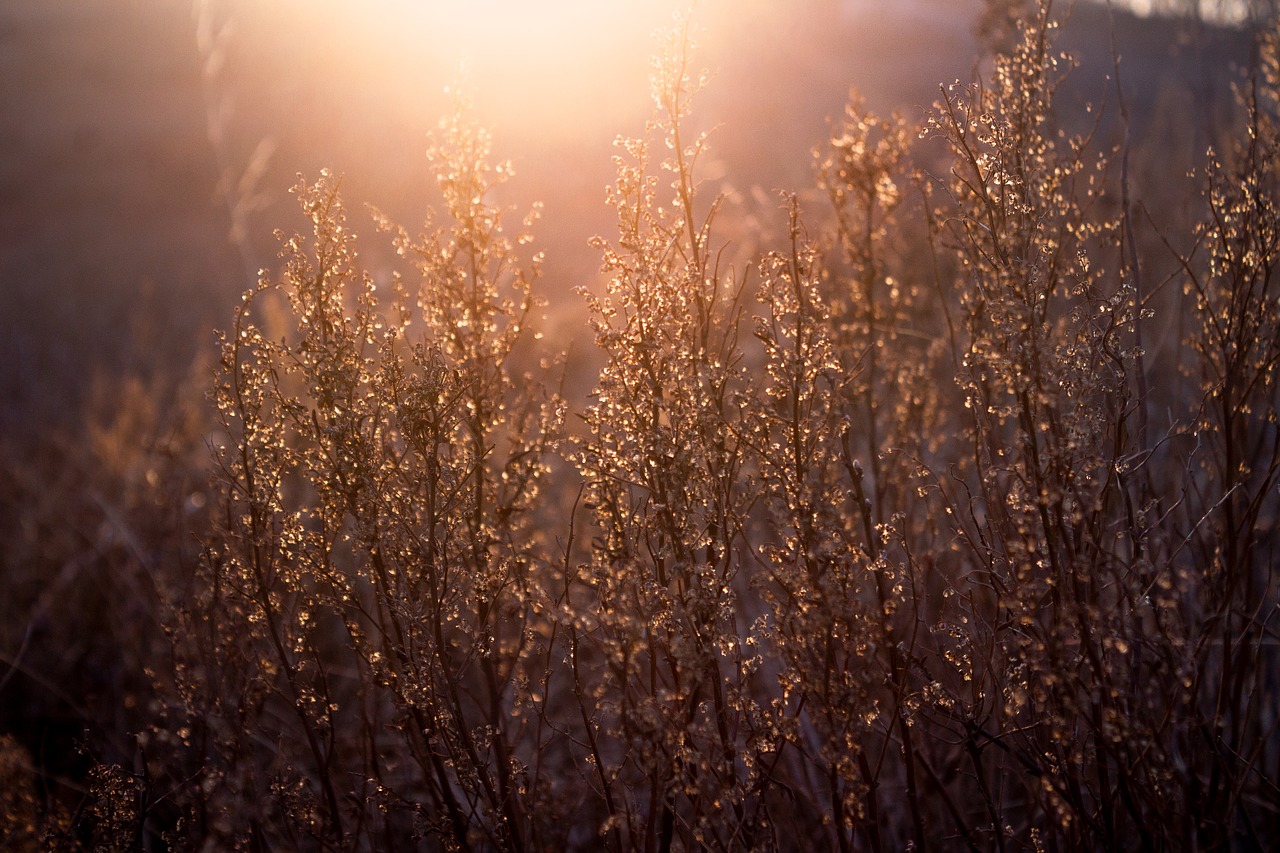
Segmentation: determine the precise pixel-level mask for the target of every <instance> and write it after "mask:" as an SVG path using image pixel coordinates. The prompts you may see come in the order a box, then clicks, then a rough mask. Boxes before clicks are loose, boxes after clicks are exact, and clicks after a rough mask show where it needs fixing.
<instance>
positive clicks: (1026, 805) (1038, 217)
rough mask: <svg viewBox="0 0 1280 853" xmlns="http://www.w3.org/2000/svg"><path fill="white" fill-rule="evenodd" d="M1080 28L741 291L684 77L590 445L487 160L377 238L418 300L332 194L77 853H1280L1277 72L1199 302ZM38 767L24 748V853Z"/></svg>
mask: <svg viewBox="0 0 1280 853" xmlns="http://www.w3.org/2000/svg"><path fill="white" fill-rule="evenodd" d="M1051 12H1052V10H1051V8H1050V4H1049V3H1048V2H1042V3H1040V4H1039V5H1038V6H1037V7H1036V9H1035V10H1034V12H1033V14H1032V15H1031V16H1030V17H1027V18H1024V19H1021V20H1022V23H1019V24H1018V26H1017V32H1016V34H1007V40H1008V41H1009V47H1008V49H1007V50H1006V51H1005V52H1004V53H1002V54H1000V55H999V56H998V57H997V58H996V60H995V62H994V66H993V68H992V71H991V73H990V75H989V77H988V79H986V80H985V81H983V82H979V83H976V84H974V85H972V86H960V85H955V86H950V87H944V88H943V89H942V90H941V92H940V95H939V99H938V101H937V103H936V105H935V107H934V108H933V110H932V111H931V112H930V113H929V115H928V116H927V118H926V119H925V120H924V121H923V122H922V123H921V124H919V125H918V126H917V125H913V124H912V123H910V122H908V121H907V120H906V119H904V118H902V117H899V116H893V117H890V118H884V117H878V116H875V115H873V114H871V113H869V112H868V111H867V110H866V109H865V107H864V105H863V103H862V102H861V101H860V100H859V99H858V98H856V97H855V98H854V99H853V100H852V101H851V104H850V106H849V108H848V111H847V114H846V116H845V117H844V118H843V120H842V121H840V122H838V123H837V124H836V126H835V127H834V128H833V133H832V136H831V139H830V140H829V142H828V143H827V144H826V145H825V146H823V147H822V149H821V150H820V151H819V152H818V153H817V160H818V163H817V176H818V177H817V180H818V186H819V188H820V190H821V195H822V196H824V197H825V198H826V199H827V200H828V201H829V205H828V209H827V210H826V211H825V213H823V212H819V211H807V210H806V211H802V210H801V206H800V203H799V202H798V201H797V199H796V198H794V197H793V198H790V199H788V200H787V201H786V203H785V204H784V210H783V213H782V214H781V215H783V216H785V217H786V224H787V228H786V230H785V239H784V241H783V243H782V245H779V246H776V247H774V248H773V250H772V251H766V252H763V253H762V254H761V256H760V257H759V258H758V259H757V260H756V261H755V262H752V263H746V264H743V263H742V262H741V261H738V262H736V265H735V264H730V263H729V261H727V260H725V258H726V257H727V255H726V252H725V246H724V244H723V243H722V242H719V241H718V237H717V231H716V220H717V216H718V215H724V214H723V212H722V207H721V200H720V199H719V198H714V197H713V198H708V197H707V196H706V194H705V193H704V192H702V188H701V187H700V184H699V181H698V177H697V176H698V171H697V168H698V160H699V158H700V156H701V155H702V154H703V152H704V151H705V149H706V146H707V138H706V136H705V135H696V134H691V132H690V131H689V127H690V124H691V122H690V120H689V115H690V103H691V99H692V98H693V97H694V96H695V95H696V93H697V91H698V90H699V89H700V88H701V87H702V86H703V85H704V83H705V81H704V79H702V78H701V77H699V76H698V75H697V74H695V73H693V71H692V69H691V65H690V59H689V56H688V50H689V48H688V44H689V40H688V37H687V31H686V30H678V31H676V32H675V33H674V34H673V35H672V37H671V41H670V43H669V44H668V45H667V46H666V49H665V50H664V51H663V53H662V58H661V59H660V61H658V62H657V63H656V64H655V74H654V92H655V111H654V116H653V119H652V121H651V123H650V125H649V127H648V130H647V133H646V135H645V136H643V137H642V138H638V139H625V140H620V142H619V154H618V156H617V158H616V162H617V179H616V182H615V183H614V184H613V185H612V186H611V187H610V188H609V200H610V203H611V205H612V207H613V209H614V210H615V211H616V214H617V233H616V235H613V236H612V237H610V238H608V239H604V238H601V239H599V240H598V242H597V247H598V249H599V251H600V252H601V255H602V259H603V271H604V273H605V277H606V284H605V286H604V287H603V289H602V290H601V291H600V292H596V293H593V292H590V291H588V290H586V289H583V290H582V291H581V292H582V294H583V298H584V300H585V304H586V307H587V310H588V312H589V314H590V322H591V329H592V331H593V333H594V341H595V353H594V355H595V357H596V360H597V364H598V376H597V378H596V381H595V386H594V390H593V392H592V394H591V395H590V398H589V400H588V401H587V402H586V403H585V404H583V405H582V406H580V407H575V406H572V405H570V404H567V403H566V402H564V401H562V400H561V399H560V398H559V396H558V395H557V394H556V393H554V392H552V391H549V390H547V388H548V382H547V381H546V379H545V377H544V376H535V375H532V374H530V373H529V372H527V371H525V370H523V369H522V365H524V364H531V363H536V362H537V361H538V359H539V358H540V357H541V356H540V353H541V349H540V347H539V345H538V344H537V342H536V341H537V338H538V335H537V332H536V325H537V322H538V301H537V299H536V298H535V295H534V293H535V286H536V279H537V273H538V265H537V264H538V257H537V256H536V255H534V256H527V255H526V248H525V247H526V246H527V244H528V243H529V241H530V239H531V238H530V236H529V234H528V230H529V228H530V227H531V226H532V225H533V224H534V219H535V218H536V217H534V216H530V217H529V218H527V219H526V220H525V221H524V222H523V223H521V224H520V225H519V226H518V227H517V228H515V229H514V230H512V229H511V228H510V227H509V225H508V217H509V216H510V212H509V211H506V210H504V209H503V208H501V207H500V206H499V205H498V202H497V201H495V199H496V197H497V196H498V194H499V191H500V189H501V184H502V183H503V182H504V181H505V180H506V179H507V177H508V176H509V174H510V167H509V166H508V165H507V164H505V163H499V162H495V161H493V159H492V154H491V141H490V139H489V137H488V135H487V134H486V133H485V132H484V131H483V130H481V129H479V128H478V127H476V126H475V125H474V124H472V123H471V122H470V121H469V120H468V119H467V118H466V111H465V109H460V110H459V111H458V113H456V114H455V115H454V116H452V117H451V118H449V119H447V120H446V121H444V122H443V123H442V124H441V126H440V129H439V132H438V134H437V137H436V140H435V145H434V146H433V148H432V150H431V152H430V157H431V162H432V164H433V165H434V167H435V169H436V176H437V181H438V185H439V189H440V194H441V198H442V199H443V210H442V212H441V213H440V214H438V215H434V216H433V217H432V218H431V219H429V220H428V222H427V224H426V226H425V228H424V230H423V233H422V235H421V236H417V237H414V236H412V235H410V234H409V233H408V232H407V231H405V230H403V229H399V228H396V227H394V226H392V225H390V224H389V223H386V222H385V221H384V222H382V224H383V226H384V228H385V229H386V230H389V231H391V232H392V233H393V235H394V236H393V240H394V244H395V246H396V248H397V249H398V250H399V252H400V255H401V256H402V257H403V258H404V259H405V261H406V262H407V263H408V264H409V265H410V266H411V270H412V271H411V272H410V273H408V274H407V275H405V276H404V277H400V276H397V277H396V278H394V279H393V280H392V281H390V282H389V283H388V285H387V286H375V284H374V281H373V279H372V278H371V277H370V275H369V274H368V273H367V272H366V271H365V270H364V269H363V267H362V266H361V261H360V257H359V255H358V252H357V246H356V238H355V236H354V234H353V233H352V231H351V228H350V226H349V225H348V222H347V220H346V216H345V212H344V209H343V206H342V202H341V199H340V195H339V192H338V182H337V181H336V180H335V179H333V178H332V177H330V176H328V175H324V176H322V178H321V179H320V180H319V181H318V182H317V183H315V184H306V183H302V184H299V186H298V187H297V193H298V197H299V200H300V203H301V205H302V209H303V211H304V213H305V214H306V216H307V218H308V220H309V221H310V223H311V226H312V227H311V233H310V234H309V235H307V236H306V237H301V236H297V237H292V238H289V239H286V240H284V253H283V256H284V259H285V263H284V267H283V270H282V272H281V273H280V274H279V276H278V277H274V278H271V277H264V278H263V280H262V282H261V283H260V285H259V286H258V287H257V288H256V289H255V290H253V291H251V292H250V293H248V294H246V295H245V297H244V301H243V304H242V305H241V306H240V308H239V310H238V311H237V312H236V314H235V318H234V322H233V324H232V327H231V329H230V331H228V332H227V333H226V335H225V337H224V339H223V341H222V359H221V364H220V366H219V370H218V380H217V385H216V389H215V395H216V403H217V409H218V415H219V425H220V432H219V435H221V439H220V442H219V444H218V447H217V449H216V460H217V468H218V478H217V486H216V488H215V494H214V498H213V500H212V501H211V518H212V521H211V523H210V524H211V532H208V533H207V534H206V536H205V537H204V542H205V547H204V551H203V554H202V556H201V557H200V558H199V560H198V561H197V566H196V567H195V569H194V571H193V572H192V573H191V577H190V578H187V579H185V581H184V582H183V583H182V584H174V585H173V588H172V589H170V590H168V599H169V602H170V607H171V612H170V613H169V616H168V620H167V627H168V631H169V638H170V641H171V655H172V656H171V658H170V660H169V666H168V667H167V668H164V667H160V666H158V665H157V667H156V668H155V671H154V672H155V678H156V685H157V686H156V689H155V697H156V698H155V700H154V703H153V705H152V706H150V711H151V713H152V718H151V721H152V725H151V727H150V729H149V731H148V733H147V735H146V737H145V738H144V739H143V741H140V746H139V753H138V755H137V757H136V759H135V760H134V763H133V764H131V765H130V764H127V763H124V762H123V760H121V761H120V762H117V763H112V764H101V765H99V766H98V767H97V768H96V769H95V770H94V771H93V772H92V779H93V781H94V790H93V794H92V796H91V798H90V801H91V802H92V807H91V808H89V809H86V811H85V814H84V815H81V816H78V817H76V818H74V819H73V818H66V819H64V820H62V824H61V825H63V826H67V825H72V824H75V823H76V821H77V820H79V821H81V823H82V824H83V825H88V826H91V827H92V828H93V829H92V838H93V839H94V841H93V843H97V844H100V845H104V846H107V847H111V846H115V847H117V848H124V847H127V846H129V845H130V844H133V843H136V842H137V841H138V840H139V839H148V840H149V843H150V842H155V843H159V842H160V840H161V838H162V837H163V840H164V842H165V843H167V844H168V845H170V846H171V847H172V848H174V849H184V848H186V847H191V848H193V849H195V848H200V849H207V848H210V847H214V848H218V849H298V850H405V849H415V850H416V849H427V850H476V851H480V850H512V851H521V850H547V849H578V850H594V849H608V850H618V851H622V850H644V851H668V850H694V849H713V850H724V851H736V850H756V849H759V850H811V849H832V850H842V851H844V850H898V849H907V848H913V849H918V850H924V849H948V850H949V849H961V848H965V849H972V850H1027V849H1032V850H1062V849H1142V850H1153V851H1154V850H1182V849H1205V850H1226V849H1263V848H1266V847H1268V846H1272V845H1275V844H1277V843H1280V788H1278V787H1277V786H1276V784H1275V782H1274V780H1275V779H1277V778H1280V732H1278V731H1277V729H1276V726H1275V720H1276V719H1277V715H1278V714H1280V708H1278V707H1277V703H1278V702H1280V693H1277V691H1276V684H1277V678H1278V677H1280V659H1277V657H1276V655H1275V647H1276V636H1275V631H1276V626H1275V623H1274V613H1275V612H1276V609H1277V606H1280V587H1278V586H1277V583H1276V577H1275V567H1276V566H1277V560H1276V553H1277V548H1278V547H1280V535H1278V534H1280V530H1278V529H1277V524H1278V523H1280V491H1278V487H1280V428H1278V426H1277V407H1278V405H1280V387H1278V385H1277V373H1276V371H1277V365H1278V364H1280V274H1278V273H1277V265H1278V263H1280V115H1278V112H1277V110H1278V109H1280V70H1277V69H1278V68H1280V62H1278V60H1277V56H1278V53H1277V48H1278V44H1280V40H1278V39H1277V37H1276V35H1275V33H1274V32H1272V33H1270V34H1269V35H1267V36H1265V37H1264V39H1263V41H1262V44H1261V48H1260V57H1261V59H1260V62H1259V63H1258V68H1257V70H1256V72H1255V73H1254V75H1253V76H1252V77H1251V78H1250V85H1249V87H1247V88H1245V89H1243V90H1242V93H1241V107H1242V109H1241V127H1240V131H1239V134H1238V144H1235V145H1227V146H1223V147H1220V149H1219V150H1216V151H1214V152H1211V153H1210V155H1209V157H1208V159H1207V162H1206V166H1205V169H1204V170H1203V172H1202V173H1201V174H1200V175H1199V177H1198V178H1197V180H1198V181H1199V182H1200V184H1201V187H1202V206H1201V209H1202V210H1203V213H1204V216H1203V220H1202V221H1201V222H1200V223H1198V224H1195V225H1193V226H1191V227H1190V228H1189V229H1188V230H1186V231H1185V232H1182V233H1164V232H1162V233H1159V234H1158V236H1159V237H1160V238H1161V242H1162V244H1163V246H1164V249H1163V251H1164V252H1165V253H1166V255H1167V257H1169V258H1172V259H1173V261H1174V262H1175V264H1176V272H1175V274H1174V276H1173V277H1172V278H1171V279H1170V281H1171V282H1172V285H1171V286H1170V287H1169V288H1168V289H1167V290H1166V292H1164V293H1163V294H1162V295H1161V297H1160V299H1159V300H1158V301H1157V300H1156V298H1155V294H1156V292H1157V291H1160V290H1161V287H1160V286H1157V287H1155V288H1153V287H1152V286H1151V284H1150V283H1148V282H1145V281H1144V279H1143V272H1144V269H1146V268H1149V267H1148V266H1147V264H1146V263H1145V261H1146V259H1145V258H1144V257H1143V256H1142V254H1141V252H1140V251H1139V249H1138V247H1137V239H1136V234H1135V225H1134V222H1135V219H1136V217H1135V216H1134V215H1133V212H1134V209H1135V206H1134V203H1133V202H1132V201H1131V188H1130V185H1129V176H1128V172H1127V168H1125V167H1124V164H1125V163H1127V159H1126V158H1127V154H1128V151H1127V149H1125V148H1118V149H1115V150H1106V149H1101V150H1100V146H1099V143H1098V142H1097V141H1096V139H1095V138H1094V137H1095V136H1096V135H1099V134H1096V133H1094V132H1089V131H1086V132H1085V133H1084V134H1083V135H1077V134H1073V133H1069V132H1066V131H1065V130H1063V129H1060V127H1059V125H1058V124H1057V122H1056V121H1055V117H1054V109H1055V103H1056V101H1055V93H1056V90H1057V88H1058V85H1059V83H1060V82H1061V80H1062V79H1063V77H1064V75H1065V74H1067V73H1068V72H1069V70H1070V67H1071V62H1070V60H1069V58H1068V57H1065V56H1063V55H1061V54H1059V53H1058V52H1057V50H1056V48H1055V47H1054V40H1053V31H1054V28H1055V23H1054V18H1053V15H1052V14H1051ZM1094 130H1095V131H1096V130H1097V129H1096V128H1095V129H1094ZM1228 138H1230V137H1228ZM658 152H660V153H658ZM535 213H536V211H535ZM807 218H808V219H809V220H810V222H811V223H813V224H810V225H806V219H807ZM1148 219H1149V220H1151V219H1152V217H1150V216H1149V217H1148ZM1153 227H1154V226H1153ZM811 229H812V230H811ZM1184 243H1185V244H1186V247H1185V248H1180V247H1181V246H1183V244H1184ZM1176 287H1181V288H1182V294H1181V295H1180V296H1179V294H1177V293H1173V295H1172V298H1170V296H1169V293H1170V292H1172V291H1173V289H1174V288H1176ZM1179 300H1181V301H1179ZM1156 305H1159V306H1161V307H1162V308H1163V307H1164V306H1169V305H1174V306H1177V310H1178V311H1179V316H1177V317H1175V318H1169V317H1161V316H1160V315H1159V314H1158V313H1157V312H1156V311H1155V310H1154V306H1156ZM1175 320H1176V322H1177V324H1178V327H1179V328H1180V330H1181V338H1179V339H1177V340H1176V341H1174V342H1173V344H1172V345H1170V346H1165V347H1162V348H1161V350H1160V351H1159V352H1151V353H1148V352H1146V351H1144V348H1143V340H1144V337H1143V331H1144V328H1146V329H1148V330H1149V329H1150V328H1151V327H1152V325H1153V324H1156V323H1166V324H1168V323H1172V322H1174V321H1175ZM1149 336H1150V332H1149V331H1148V337H1149ZM544 369H545V368H544ZM1155 384H1159V386H1160V388H1161V392H1160V396H1159V398H1158V399H1159V400H1160V401H1172V404H1171V406H1176V407H1177V408H1176V409H1175V408H1164V407H1163V406H1159V407H1158V406H1157V405H1156V400H1157V397H1156V396H1155V395H1154V394H1153V393H1152V392H1151V390H1150V388H1149V386H1150V385H1155ZM570 411H574V412H575V419H573V420H568V421H567V420H566V413H567V412H570ZM22 766H23V763H22V760H21V747H19V746H18V745H17V744H15V743H13V742H11V741H8V740H0V777H3V778H5V779H10V778H12V779H13V780H15V781H14V782H13V783H12V785H11V786H10V787H9V788H7V789H6V793H4V794H3V795H0V796H3V797H4V798H5V799H4V800H3V802H4V803H6V804H9V805H8V810H9V813H10V814H11V815H13V816H14V817H13V818H12V819H10V821H9V823H7V824H0V838H2V839H7V840H9V841H11V842H12V843H14V844H19V845H21V844H28V843H34V839H35V838H37V837H38V836H39V835H40V831H39V827H38V826H37V824H38V823H39V820H38V819H37V817H36V814H37V812H38V811H39V808H38V803H37V802H36V799H37V798H36V796H35V794H34V793H33V791H32V788H31V785H30V784H29V783H28V782H27V781H26V779H25V777H24V776H23V772H22ZM24 815H26V816H27V817H23V816H24ZM47 835H48V833H46V836H47ZM61 837H63V838H69V837H70V836H69V835H64V836H61ZM86 837H88V836H86Z"/></svg>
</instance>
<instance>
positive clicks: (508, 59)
mask: <svg viewBox="0 0 1280 853" xmlns="http://www.w3.org/2000/svg"><path fill="white" fill-rule="evenodd" d="M337 7H338V9H339V12H338V16H337V17H338V18H340V19H343V20H344V21H346V22H347V23H348V24H350V25H353V26H354V27H355V28H356V29H357V30H358V31H359V32H360V33H361V34H362V37H361V39H360V41H361V45H360V47H359V48H358V50H357V54H358V55H357V56H355V57H353V60H352V61H357V62H382V61H384V60H385V57H386V54H387V53H388V52H389V51H390V52H394V53H398V54H400V55H401V56H402V57H404V56H408V57H412V58H413V59H412V60H411V63H410V65H411V67H413V68H416V69H418V71H419V72H421V71H422V70H423V69H426V68H428V67H429V68H431V69H434V70H438V71H439V70H442V71H443V72H444V73H445V74H446V75H449V76H452V77H455V78H458V79H461V80H462V81H463V82H464V84H465V85H466V86H467V87H468V88H470V89H471V90H472V92H473V94H474V95H475V96H476V98H477V100H478V101H479V106H480V108H481V110H482V112H485V113H492V115H491V116H488V117H489V118H491V119H492V120H493V121H494V122H495V123H496V124H499V125H507V124H510V125H515V126H518V127H519V128H520V129H521V131H522V132H525V133H535V134H538V135H551V136H556V135H560V134H563V133H566V132H569V133H572V132H575V131H576V130H577V129H580V128H581V127H583V126H584V123H586V122H602V123H603V122H608V121H617V120H618V118H619V117H620V116H621V115H623V114H624V112H626V111H631V110H633V109H634V108H635V106H636V104H637V103H638V104H639V105H641V106H642V107H643V106H645V105H647V100H646V98H645V91H646V89H647V85H648V62H649V60H648V57H649V54H650V53H651V51H652V45H653V40H652V35H653V32H654V31H655V30H656V29H658V28H660V27H662V26H664V25H666V24H668V23H669V22H670V21H671V20H672V15H673V13H674V10H675V8H676V4H675V3H674V2H670V1H669V0H656V2H655V0H614V2H599V0H542V2H538V3H530V2H522V0H477V2H468V3H461V2H459V3H445V2H428V3H422V2H413V0H367V2H362V3H359V4H354V3H344V2H338V3H337ZM400 64H401V65H402V66H404V65H405V63H404V62H401V63H400ZM400 73H401V76H402V77H403V78H404V79H402V80H401V81H400V82H401V83H403V84H405V85H407V86H410V87H416V88H417V89H418V91H420V92H421V91H422V90H423V89H424V88H426V87H430V86H433V85H435V86H439V85H440V84H441V81H439V80H427V79H412V78H414V77H418V76H419V73H415V72H413V71H410V72H404V71H401V72H400ZM444 82H448V81H447V80H446V81H444Z"/></svg>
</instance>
